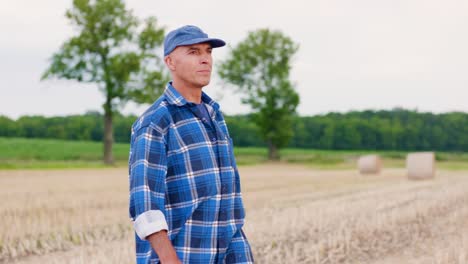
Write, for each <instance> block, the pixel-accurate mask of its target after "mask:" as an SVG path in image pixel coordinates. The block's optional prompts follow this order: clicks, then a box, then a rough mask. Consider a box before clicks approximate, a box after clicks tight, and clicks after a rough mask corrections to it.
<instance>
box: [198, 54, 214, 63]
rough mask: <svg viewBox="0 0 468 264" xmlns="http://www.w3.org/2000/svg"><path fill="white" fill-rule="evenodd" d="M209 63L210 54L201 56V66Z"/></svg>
mask: <svg viewBox="0 0 468 264" xmlns="http://www.w3.org/2000/svg"><path fill="white" fill-rule="evenodd" d="M210 61H211V54H204V55H202V56H201V60H200V62H201V63H203V64H209V63H210Z"/></svg>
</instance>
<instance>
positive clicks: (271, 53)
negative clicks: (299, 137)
mask: <svg viewBox="0 0 468 264" xmlns="http://www.w3.org/2000/svg"><path fill="white" fill-rule="evenodd" d="M298 48H299V46H298V45H297V44H296V43H294V42H293V41H292V40H291V39H290V38H289V37H287V36H285V35H283V33H281V32H280V31H271V30H269V29H260V30H257V31H253V32H250V33H249V34H248V36H247V38H246V39H245V40H243V41H242V42H240V43H239V44H238V45H237V46H236V47H234V48H232V49H231V50H230V53H229V55H228V58H227V59H226V60H225V61H224V62H222V63H221V65H220V67H219V72H218V73H219V75H220V77H221V78H222V79H224V80H225V81H226V82H227V83H230V84H233V85H234V86H236V87H237V90H238V92H240V93H241V94H242V95H243V98H242V103H244V104H248V105H249V106H250V107H251V108H252V110H253V111H254V114H253V115H252V116H253V119H254V121H255V123H256V124H257V125H258V127H259V133H260V135H261V137H262V138H263V140H265V141H266V143H267V145H268V153H269V154H268V157H269V158H270V159H279V153H278V149H279V148H282V147H285V146H287V144H288V142H289V140H290V138H291V137H292V135H293V134H292V123H293V117H294V115H295V112H296V107H297V105H298V104H299V95H298V94H297V93H296V91H295V90H294V87H293V85H292V83H291V81H290V80H289V71H290V69H291V65H290V64H291V58H292V56H293V55H294V54H295V53H296V52H297V50H298Z"/></svg>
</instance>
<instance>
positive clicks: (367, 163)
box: [358, 155, 382, 174]
mask: <svg viewBox="0 0 468 264" xmlns="http://www.w3.org/2000/svg"><path fill="white" fill-rule="evenodd" d="M358 169H359V173H361V174H378V173H380V170H381V169H382V159H381V158H380V156H379V155H366V156H361V157H359V159H358Z"/></svg>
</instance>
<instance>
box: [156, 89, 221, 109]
mask: <svg viewBox="0 0 468 264" xmlns="http://www.w3.org/2000/svg"><path fill="white" fill-rule="evenodd" d="M164 96H165V97H166V99H167V102H168V103H169V104H171V105H176V106H184V105H192V104H194V103H191V102H187V100H185V98H184V97H183V96H182V95H181V94H180V93H179V92H178V91H177V90H176V89H175V88H174V86H172V82H168V83H167V86H166V89H165V90H164ZM201 100H202V102H203V103H205V104H208V105H210V106H212V107H213V108H214V109H215V110H216V111H217V110H219V104H218V103H216V102H215V101H214V100H213V99H211V97H209V96H208V95H207V94H206V93H205V92H203V91H202V97H201Z"/></svg>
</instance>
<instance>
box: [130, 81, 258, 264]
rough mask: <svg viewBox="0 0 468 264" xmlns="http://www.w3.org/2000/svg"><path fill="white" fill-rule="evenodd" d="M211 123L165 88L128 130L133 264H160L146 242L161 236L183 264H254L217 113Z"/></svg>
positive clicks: (215, 109)
mask: <svg viewBox="0 0 468 264" xmlns="http://www.w3.org/2000/svg"><path fill="white" fill-rule="evenodd" d="M202 102H203V103H205V104H206V106H207V109H208V113H209V116H210V117H211V120H206V118H203V115H202V113H200V112H199V108H198V107H197V105H196V104H194V103H190V102H187V101H186V100H185V99H184V97H182V96H181V95H180V94H179V93H178V92H177V90H176V89H175V88H174V87H172V85H171V83H169V84H168V85H167V88H166V90H165V92H164V94H163V95H162V96H161V97H160V98H159V99H158V100H157V101H156V102H155V103H154V104H153V105H152V106H151V107H150V108H149V109H148V110H147V111H145V113H143V114H142V115H141V116H140V117H139V118H138V119H137V121H136V122H135V123H134V124H133V126H132V135H131V145H130V155H129V181H130V206H129V211H130V217H131V218H132V220H133V223H134V228H135V233H136V236H135V238H136V260H137V263H145V264H146V263H159V259H158V256H157V254H156V253H155V251H154V250H153V249H152V248H151V245H150V243H149V242H148V241H147V240H146V237H147V236H148V235H150V234H153V233H155V232H158V231H160V230H167V231H168V236H169V239H170V240H171V242H172V244H173V246H174V248H175V250H176V252H177V255H178V257H179V259H180V260H181V261H182V262H183V263H194V264H196V263H200V264H207V263H253V257H252V253H251V249H250V246H249V243H248V241H247V239H246V237H245V235H244V233H243V231H242V226H243V224H244V217H245V213H244V207H243V204H242V197H241V189H240V179H239V173H238V170H237V167H236V161H235V159H234V153H233V144H232V140H231V138H230V137H229V133H228V129H227V127H226V123H225V121H224V118H223V116H222V114H221V112H220V110H219V105H218V104H217V103H216V102H214V101H213V100H212V99H211V98H210V97H208V96H207V95H206V94H205V93H202Z"/></svg>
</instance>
